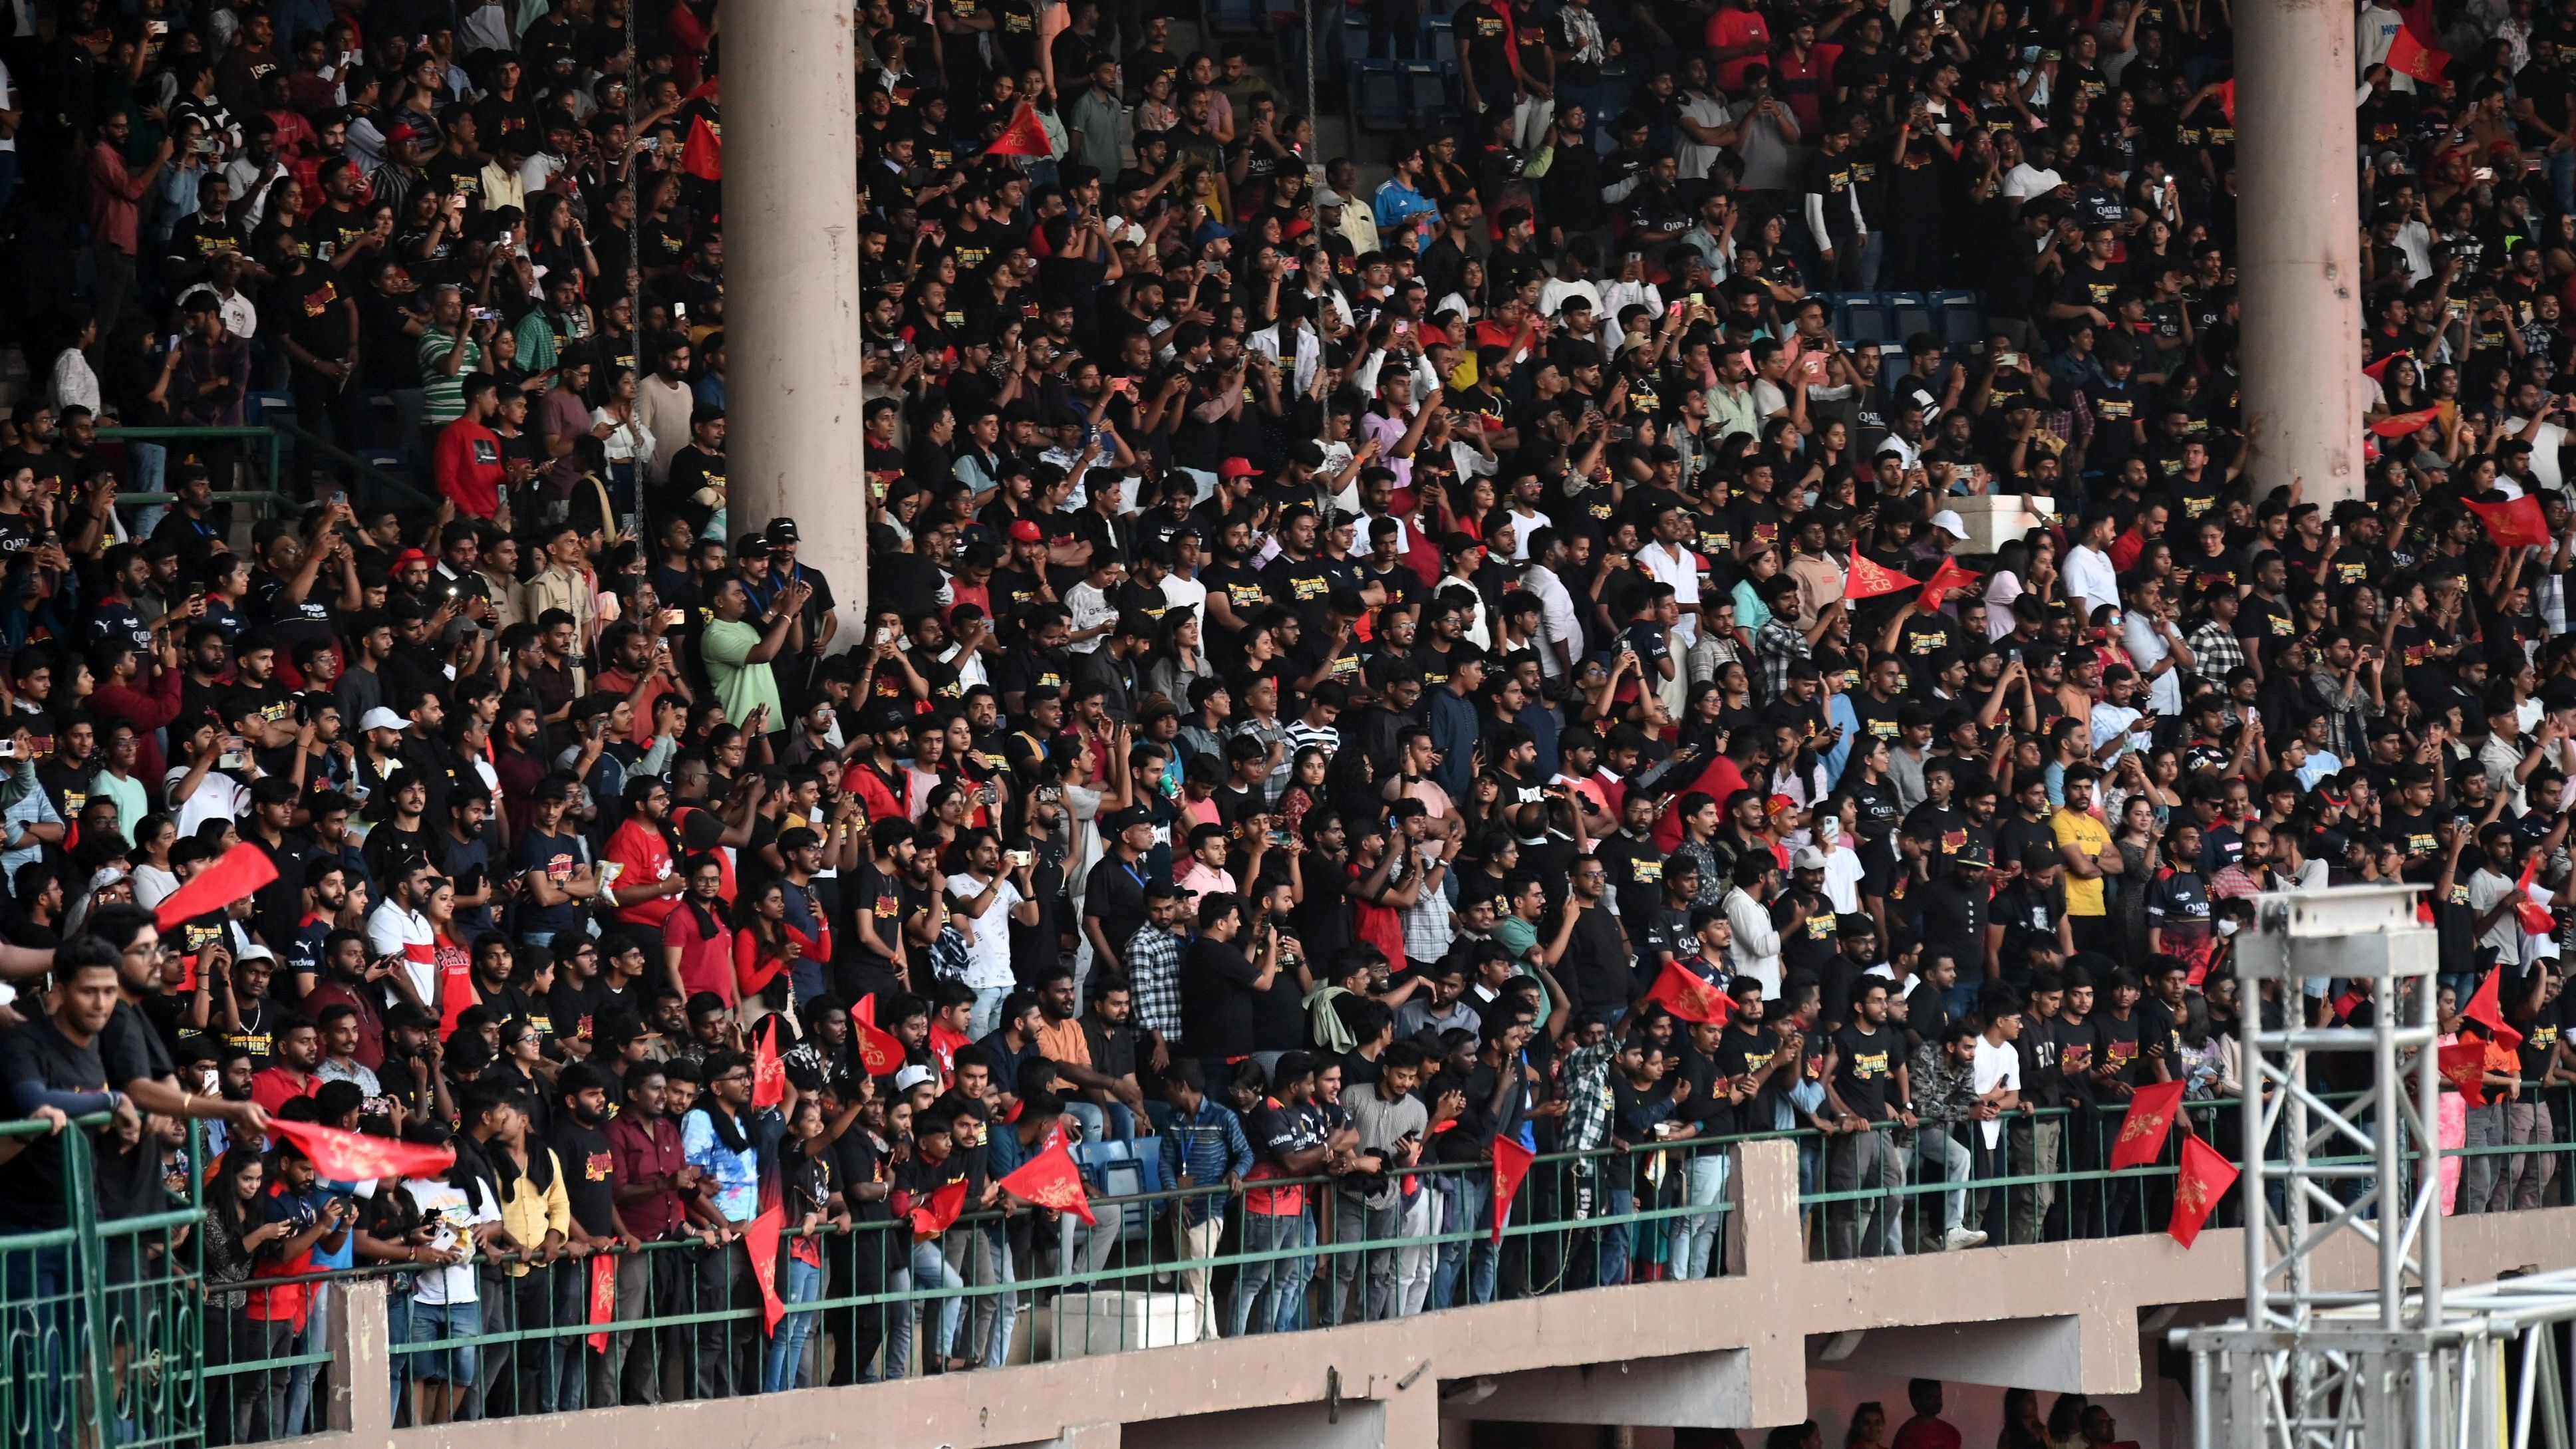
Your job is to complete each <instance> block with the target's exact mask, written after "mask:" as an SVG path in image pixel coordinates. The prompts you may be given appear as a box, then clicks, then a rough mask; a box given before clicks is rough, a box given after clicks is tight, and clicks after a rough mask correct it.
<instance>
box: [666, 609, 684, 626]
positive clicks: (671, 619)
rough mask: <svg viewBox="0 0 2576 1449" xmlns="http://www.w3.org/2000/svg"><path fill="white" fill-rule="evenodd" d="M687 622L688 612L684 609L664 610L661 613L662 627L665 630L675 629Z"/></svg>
mask: <svg viewBox="0 0 2576 1449" xmlns="http://www.w3.org/2000/svg"><path fill="white" fill-rule="evenodd" d="M688 621H689V611H688V610H686V609H664V610H663V611H662V627H663V628H665V629H677V628H679V627H680V626H681V625H682V624H685V623H687V622H688Z"/></svg>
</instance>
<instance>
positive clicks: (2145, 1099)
mask: <svg viewBox="0 0 2576 1449" xmlns="http://www.w3.org/2000/svg"><path fill="white" fill-rule="evenodd" d="M2181 1105H2182V1083H2180V1082H2158V1083H2156V1084H2155V1085H2154V1086H2151V1087H2140V1088H2138V1090H2137V1092H2136V1093H2135V1094H2134V1095H2132V1096H2131V1097H2130V1098H2129V1115H2128V1116H2127V1117H2125V1118H2123V1119H2121V1122H2120V1136H2119V1138H2118V1140H2116V1141H2114V1142H2113V1143H2112V1144H2111V1170H2112V1171H2113V1172H2117V1171H2119V1170H2120V1169H2121V1168H2124V1167H2144V1166H2146V1165H2147V1164H2148V1163H2150V1162H2153V1161H2155V1160H2156V1154H2158V1153H2160V1152H2162V1151H2164V1150H2165V1138H2166V1137H2168V1136H2170V1135H2172V1133H2173V1122H2174V1111H2175V1109H2176V1108H2178V1107H2180V1106H2181Z"/></svg>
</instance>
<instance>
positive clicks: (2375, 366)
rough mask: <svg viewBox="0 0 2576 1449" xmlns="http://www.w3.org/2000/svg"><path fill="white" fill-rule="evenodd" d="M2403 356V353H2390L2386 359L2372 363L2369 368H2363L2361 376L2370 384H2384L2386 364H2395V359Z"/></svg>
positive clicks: (2386, 377) (2386, 373)
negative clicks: (2367, 379) (2370, 382)
mask: <svg viewBox="0 0 2576 1449" xmlns="http://www.w3.org/2000/svg"><path fill="white" fill-rule="evenodd" d="M2405 355H2406V354H2405V353H2403V352H2392V353H2390V354H2388V355H2387V356H2386V357H2383V358H2381V359H2379V360H2378V361H2377V362H2374V363H2372V364H2371V365H2370V366H2368V367H2365V368H2363V369H2362V370H2361V375H2362V376H2364V377H2366V378H2369V379H2370V380H2371V381H2372V382H2386V381H2388V364H2390V363H2392V362H2395V361H2396V360H2397V359H2399V358H2401V357H2404V356H2405Z"/></svg>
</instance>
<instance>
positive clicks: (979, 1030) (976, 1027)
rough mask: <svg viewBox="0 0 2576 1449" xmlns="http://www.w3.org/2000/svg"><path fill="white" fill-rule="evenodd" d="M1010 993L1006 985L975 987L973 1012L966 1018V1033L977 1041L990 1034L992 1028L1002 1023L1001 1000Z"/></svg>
mask: <svg viewBox="0 0 2576 1449" xmlns="http://www.w3.org/2000/svg"><path fill="white" fill-rule="evenodd" d="M1010 994H1011V988H1009V987H1007V986H978V987H976V988H975V1014H974V1015H973V1016H972V1017H970V1018H968V1020H967V1023H966V1034H967V1035H968V1036H971V1037H973V1038H974V1039H975V1040H977V1041H982V1040H983V1039H984V1038H985V1037H987V1036H990V1035H992V1033H993V1028H995V1027H997V1026H1000V1025H1001V1024H1002V1000H1003V998H1005V997H1007V996H1009V995H1010Z"/></svg>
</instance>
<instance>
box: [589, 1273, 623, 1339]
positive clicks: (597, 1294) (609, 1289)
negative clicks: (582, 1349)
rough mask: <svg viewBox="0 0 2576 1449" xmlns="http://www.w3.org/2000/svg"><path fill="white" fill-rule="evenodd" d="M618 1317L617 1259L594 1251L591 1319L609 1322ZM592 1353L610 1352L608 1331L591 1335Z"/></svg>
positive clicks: (591, 1279)
mask: <svg viewBox="0 0 2576 1449" xmlns="http://www.w3.org/2000/svg"><path fill="white" fill-rule="evenodd" d="M616 1317H617V1260H616V1259H615V1258H612V1257H610V1256H608V1255H607V1254H606V1253H593V1254H592V1255H591V1258H590V1321H591V1322H592V1323H608V1322H611V1321H613V1320H614V1319H615V1318H616ZM590 1351H591V1352H592V1353H606V1352H608V1331H607V1330H606V1329H602V1330H600V1331H599V1332H597V1333H594V1334H592V1335H591V1336H590Z"/></svg>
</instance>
